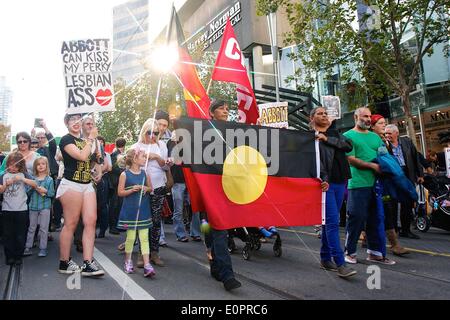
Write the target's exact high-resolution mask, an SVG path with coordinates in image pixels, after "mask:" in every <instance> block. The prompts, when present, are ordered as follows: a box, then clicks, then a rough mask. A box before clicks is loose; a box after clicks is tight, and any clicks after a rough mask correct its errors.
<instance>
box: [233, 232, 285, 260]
mask: <svg viewBox="0 0 450 320" xmlns="http://www.w3.org/2000/svg"><path fill="white" fill-rule="evenodd" d="M274 236H275V242H274V244H273V254H274V255H275V257H281V255H282V253H283V251H282V249H281V237H280V234H279V233H278V232H276V233H275V234H274ZM235 237H236V238H239V239H240V240H242V241H243V242H245V246H244V248H243V249H242V257H243V258H244V260H249V259H250V256H251V252H252V251H253V250H259V249H261V239H262V238H263V237H264V235H263V233H262V232H261V230H259V229H258V228H254V227H248V228H246V227H242V228H236V229H230V230H228V251H229V252H230V253H233V252H235V251H236V250H237V246H236V243H235V241H234V238H235Z"/></svg>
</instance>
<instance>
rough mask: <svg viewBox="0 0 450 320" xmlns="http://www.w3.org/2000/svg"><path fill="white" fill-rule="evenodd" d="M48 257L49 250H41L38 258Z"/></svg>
mask: <svg viewBox="0 0 450 320" xmlns="http://www.w3.org/2000/svg"><path fill="white" fill-rule="evenodd" d="M46 256H47V249H41V250H39V253H38V257H46Z"/></svg>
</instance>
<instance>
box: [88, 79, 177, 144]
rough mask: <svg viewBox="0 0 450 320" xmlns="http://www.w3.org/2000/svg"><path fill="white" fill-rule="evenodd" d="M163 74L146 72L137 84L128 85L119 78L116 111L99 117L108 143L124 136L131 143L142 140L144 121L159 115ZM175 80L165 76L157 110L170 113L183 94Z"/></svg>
mask: <svg viewBox="0 0 450 320" xmlns="http://www.w3.org/2000/svg"><path fill="white" fill-rule="evenodd" d="M158 80H159V75H156V74H153V75H151V74H150V73H146V74H145V75H143V76H141V77H140V78H138V79H136V81H135V82H133V83H130V84H126V83H125V82H124V81H123V80H121V79H118V80H117V81H116V82H115V84H114V92H115V96H114V99H115V105H116V110H115V111H112V112H102V113H100V114H99V116H98V121H97V123H98V128H99V133H100V134H101V135H102V136H103V137H104V138H105V140H106V141H108V142H114V141H115V139H116V138H118V137H124V138H125V139H126V140H127V141H129V142H136V141H137V140H138V135H139V131H140V130H141V127H142V125H143V124H144V122H145V121H146V120H147V119H148V118H151V117H152V116H153V114H154V112H155V109H156V108H155V103H156V94H157V87H158ZM175 81H176V80H175V79H173V77H171V76H170V75H164V76H163V79H162V85H161V90H160V96H159V101H158V107H157V109H162V110H167V108H168V106H169V105H170V104H172V103H175V101H176V93H177V92H178V91H179V90H178V89H179V88H178V86H177V84H176V83H175Z"/></svg>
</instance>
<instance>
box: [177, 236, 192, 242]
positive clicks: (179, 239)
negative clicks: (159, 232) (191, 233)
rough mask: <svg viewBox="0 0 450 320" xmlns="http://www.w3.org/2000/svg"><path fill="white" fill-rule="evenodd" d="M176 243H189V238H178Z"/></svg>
mask: <svg viewBox="0 0 450 320" xmlns="http://www.w3.org/2000/svg"><path fill="white" fill-rule="evenodd" d="M177 241H180V242H189V238H188V237H183V238H178V239H177Z"/></svg>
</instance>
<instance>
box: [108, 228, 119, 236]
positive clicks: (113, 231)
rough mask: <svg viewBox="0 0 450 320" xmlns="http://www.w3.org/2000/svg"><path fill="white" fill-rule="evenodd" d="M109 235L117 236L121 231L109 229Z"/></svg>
mask: <svg viewBox="0 0 450 320" xmlns="http://www.w3.org/2000/svg"><path fill="white" fill-rule="evenodd" d="M109 233H110V234H115V235H118V234H120V232H119V230H117V229H116V228H109Z"/></svg>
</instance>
